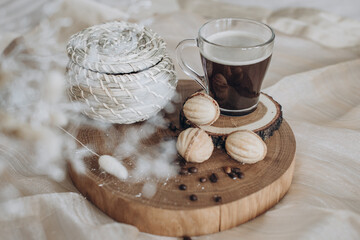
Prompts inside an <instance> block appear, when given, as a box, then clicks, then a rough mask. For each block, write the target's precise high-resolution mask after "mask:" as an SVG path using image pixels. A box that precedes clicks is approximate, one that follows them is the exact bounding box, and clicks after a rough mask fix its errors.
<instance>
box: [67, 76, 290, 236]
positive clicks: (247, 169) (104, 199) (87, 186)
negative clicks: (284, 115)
mask: <svg viewBox="0 0 360 240" xmlns="http://www.w3.org/2000/svg"><path fill="white" fill-rule="evenodd" d="M195 88H196V85H194V84H193V83H192V82H190V81H179V84H178V91H179V92H180V94H181V96H182V99H183V100H184V99H185V98H186V97H187V96H188V95H189V94H191V93H192V92H194V91H195V90H196V89H195ZM180 107H181V104H179V105H178V111H177V112H175V113H174V114H172V115H169V116H168V118H169V119H171V121H174V122H176V123H177V126H179V125H178V121H177V119H178V114H179V108H180ZM137 126H139V127H141V124H137ZM127 129H128V126H127V125H114V128H113V129H112V130H111V131H102V130H98V129H93V128H90V127H86V126H82V127H81V128H80V129H77V130H78V135H77V138H78V139H79V140H80V141H81V142H82V143H84V144H89V145H92V146H93V148H94V149H95V151H96V152H97V153H98V154H99V155H103V154H108V155H112V154H113V152H114V148H115V146H116V145H117V143H118V142H119V141H120V139H123V138H126V135H127ZM176 134H178V132H177V133H174V132H173V131H171V130H168V129H167V130H159V131H157V133H156V134H155V135H154V136H153V137H152V138H151V139H148V140H146V144H148V145H149V146H151V144H152V143H155V142H158V141H159V139H163V138H164V137H165V138H166V137H168V136H175V135H176ZM265 142H266V144H267V148H268V152H267V155H266V157H265V159H264V160H263V161H260V162H258V163H256V164H253V165H242V164H240V163H239V162H237V161H235V160H233V159H231V158H230V157H229V156H228V155H227V154H226V152H225V151H224V150H223V149H221V148H215V150H214V152H213V154H212V156H211V158H210V159H209V160H208V161H206V162H204V163H201V164H193V163H187V164H186V167H192V166H195V167H197V168H198V172H197V173H192V174H190V175H177V176H176V177H173V178H171V179H168V180H167V181H165V180H163V181H158V182H157V183H156V185H157V192H156V194H155V195H154V196H153V197H152V198H150V199H148V198H145V197H143V196H142V195H141V194H140V193H141V191H142V188H143V185H144V182H137V183H132V182H125V181H121V180H119V179H117V178H115V177H113V176H112V175H110V174H106V173H104V172H103V171H102V170H100V169H99V164H98V157H96V156H93V157H88V158H85V159H84V160H85V163H86V169H87V171H86V174H78V173H77V172H76V171H74V169H73V168H72V167H71V165H70V164H69V174H70V177H71V179H72V181H73V183H74V185H75V186H76V187H77V188H78V190H79V191H80V192H81V193H82V194H83V195H84V196H86V197H87V198H88V199H89V200H90V201H91V202H92V203H94V204H95V205H96V206H97V207H98V208H99V209H101V210H102V211H103V212H105V213H106V214H108V215H109V216H110V217H112V218H113V219H115V220H117V221H119V222H122V223H128V224H131V225H134V226H136V227H137V228H138V229H139V230H140V231H143V232H148V233H151V234H157V235H164V236H176V237H181V236H185V235H186V236H198V235H203V234H210V233H216V232H219V231H223V230H226V229H229V228H232V227H235V226H238V225H239V224H241V223H244V222H247V221H249V220H250V219H253V218H255V217H256V216H258V215H260V214H261V213H263V212H265V211H266V210H267V209H269V208H271V207H272V206H274V205H275V204H276V203H277V202H278V201H279V200H280V199H281V198H282V197H283V196H284V195H285V193H286V192H287V191H288V189H289V187H290V184H291V181H292V177H293V172H294V166H295V159H294V157H295V146H296V143H295V138H294V135H293V132H292V130H291V128H290V126H289V125H288V124H287V122H286V121H283V123H282V125H281V127H280V128H279V130H277V131H275V132H274V134H273V136H272V137H270V138H269V139H267V140H266V141H265ZM174 160H175V159H174ZM225 166H230V167H239V168H240V169H241V171H242V172H243V173H244V178H243V179H231V178H230V177H229V176H227V174H225V172H224V171H223V167H225ZM212 173H216V174H217V175H218V178H219V179H218V181H217V182H216V183H212V182H210V181H209V178H208V177H209V176H210V175H211V174H212ZM200 177H206V178H207V179H208V180H207V181H206V182H205V183H200V181H199V178H200ZM180 184H185V185H187V190H186V191H182V190H179V185H180ZM191 194H196V195H197V197H198V201H190V200H189V196H190V195H191ZM214 196H221V197H222V201H221V202H215V201H214Z"/></svg>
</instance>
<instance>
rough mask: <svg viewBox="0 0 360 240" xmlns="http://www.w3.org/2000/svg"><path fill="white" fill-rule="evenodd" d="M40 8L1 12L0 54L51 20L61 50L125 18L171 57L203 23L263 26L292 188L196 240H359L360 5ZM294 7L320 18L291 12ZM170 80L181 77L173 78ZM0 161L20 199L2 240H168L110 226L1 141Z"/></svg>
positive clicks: (3, 223) (79, 1)
mask: <svg viewBox="0 0 360 240" xmlns="http://www.w3.org/2000/svg"><path fill="white" fill-rule="evenodd" d="M45 2H46V1H45V0H36V1H31V0H18V1H11V0H5V1H2V2H1V3H0V6H1V8H0V36H1V37H0V51H2V50H3V49H4V48H5V47H6V46H7V45H8V44H9V43H10V42H11V40H12V39H13V38H14V37H17V36H20V35H23V36H24V37H25V38H29V37H31V35H33V34H36V31H35V30H34V27H35V26H36V25H37V24H38V23H39V22H40V21H48V20H49V21H50V24H51V23H54V21H56V19H58V18H59V17H71V18H72V19H73V24H72V26H70V27H67V28H65V29H63V30H62V32H61V34H60V36H59V38H58V39H57V44H59V46H64V49H65V44H66V41H67V39H68V37H69V36H70V35H71V34H73V33H75V32H77V31H79V30H80V29H82V28H84V27H86V26H90V25H93V24H96V23H100V22H104V21H106V20H111V19H131V20H135V21H142V22H144V23H145V24H147V25H150V27H151V28H153V29H154V30H155V31H157V32H158V33H160V35H162V36H163V37H164V38H165V40H166V41H167V44H168V49H169V52H170V54H171V55H172V56H174V49H175V46H176V44H177V43H178V42H179V41H180V40H182V39H184V38H194V37H195V36H196V33H197V29H198V28H199V27H200V26H201V25H202V23H204V22H205V21H206V20H207V19H208V18H215V17H225V16H232V17H251V18H255V19H259V20H264V21H266V22H267V23H268V24H270V25H271V26H272V27H273V28H274V29H275V31H276V45H275V49H274V54H273V58H272V63H271V66H270V68H269V71H268V74H267V75H266V79H265V82H264V88H265V89H264V91H265V92H267V93H269V94H270V95H272V96H274V98H275V99H276V100H277V101H279V102H280V103H281V104H282V106H283V111H284V117H285V119H286V120H287V121H288V122H289V123H290V125H291V127H292V129H293V131H294V133H295V136H296V141H297V152H296V167H295V174H294V180H293V184H292V186H291V188H290V190H289V192H288V194H287V195H286V196H285V197H284V199H282V200H281V202H280V203H279V204H277V205H276V206H275V207H274V208H272V209H270V210H269V211H268V212H266V213H265V214H263V215H261V216H259V217H257V218H256V219H254V220H252V221H250V222H248V223H246V224H243V225H241V226H239V227H236V228H233V229H231V230H228V231H225V232H221V233H217V234H213V235H207V236H201V237H194V239H203V240H204V239H209V240H210V239H211V240H213V239H214V240H215V239H239V238H243V239H360V174H359V173H360V158H359V156H360V59H359V57H360V35H359V33H360V22H359V21H360V2H359V1H357V0H344V1H341V3H340V4H339V3H338V2H337V1H331V2H330V3H329V1H325V0H322V1H314V2H313V1H301V2H298V1H286V3H285V1H280V0H278V1H271V3H270V1H256V2H255V1H241V2H240V1H239V2H238V1H235V0H232V1H230V0H228V1H226V2H228V3H227V4H223V3H221V2H220V1H215V0H213V1H205V0H204V1H179V3H177V2H176V1H165V0H162V1H155V0H154V1H132V2H133V3H134V2H135V3H137V4H141V3H142V4H145V6H144V7H143V8H142V11H140V12H139V11H136V10H134V9H130V7H129V6H132V5H131V4H130V5H128V4H127V2H131V1H111V0H107V1H105V0H104V1H102V2H98V3H95V2H91V1H89V0H73V1H71V0H64V1H56V2H55V1H54V2H55V3H54V4H57V6H59V7H60V8H61V10H60V11H57V12H52V11H51V9H52V8H51V7H50V8H49V7H48V8H49V9H50V10H49V9H45V11H44V8H43V6H44V4H45ZM229 2H232V3H233V4H235V5H231V4H230V3H229ZM255 4H256V5H255ZM109 6H110V7H109ZM299 6H300V7H313V8H318V10H315V9H303V8H301V9H299V8H296V9H295V8H294V7H299ZM283 8H286V9H283ZM319 9H320V10H319ZM323 10H325V11H327V12H330V13H325V12H323ZM129 12H130V13H131V14H129ZM149 17H153V18H150V19H149ZM351 19H352V20H351ZM34 44H36V43H34ZM64 54H65V53H64ZM194 56H195V55H194ZM197 61H198V57H193V62H194V64H196V62H197ZM20 71H21V70H20ZM178 76H179V78H186V76H185V75H184V74H183V73H181V71H179V70H178ZM14 149H15V150H14ZM0 160H1V161H3V162H6V163H7V164H8V165H9V166H11V167H10V168H7V169H6V172H5V173H2V174H1V184H2V185H6V184H9V185H11V186H14V187H16V188H17V189H18V190H19V192H20V193H21V194H20V196H18V197H17V198H16V199H11V200H8V201H3V202H1V203H0V209H4V208H10V207H13V208H12V209H14V211H15V210H16V206H18V205H19V204H20V205H21V206H22V207H23V209H22V211H21V212H14V213H16V214H11V213H9V212H7V213H6V214H0V239H99V238H100V239H139V240H140V239H144V240H145V239H173V238H166V237H159V236H154V235H150V234H146V233H141V232H139V231H138V230H137V229H136V228H135V227H133V226H130V225H126V224H121V223H117V222H115V221H113V220H112V219H111V218H109V217H107V216H106V215H105V214H103V213H102V212H101V211H100V210H98V209H97V208H96V207H94V206H93V205H92V204H91V203H90V202H88V201H87V200H86V199H84V198H83V197H82V196H81V195H80V194H78V192H77V190H76V189H75V187H74V186H73V185H72V183H71V180H70V179H69V178H67V179H66V181H64V182H60V183H58V182H55V181H53V180H50V179H49V178H47V177H44V176H40V175H37V174H36V173H34V172H33V171H32V168H31V167H30V166H28V165H27V162H26V156H24V155H23V154H22V153H21V151H18V150H16V147H15V146H11V144H9V143H8V142H5V141H4V140H3V139H2V138H1V137H0ZM0 167H1V165H0ZM0 170H1V169H0ZM14 206H15V207H14Z"/></svg>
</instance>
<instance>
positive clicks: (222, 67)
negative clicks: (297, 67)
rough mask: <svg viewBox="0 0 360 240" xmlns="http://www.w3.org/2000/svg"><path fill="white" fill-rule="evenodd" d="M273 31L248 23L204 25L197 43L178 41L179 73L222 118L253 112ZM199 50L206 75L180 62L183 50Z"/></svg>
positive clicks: (226, 21)
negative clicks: (206, 96)
mask: <svg viewBox="0 0 360 240" xmlns="http://www.w3.org/2000/svg"><path fill="white" fill-rule="evenodd" d="M274 39H275V34H274V31H273V30H272V29H271V28H270V27H269V26H268V25H266V24H264V23H261V22H257V21H254V20H249V19H238V18H223V19H216V20H212V21H209V22H207V23H205V24H204V25H203V26H202V27H201V28H200V30H199V32H198V37H197V38H196V39H186V40H183V41H181V42H180V43H179V44H178V46H177V47H176V57H177V61H178V63H179V65H180V67H181V69H182V70H183V71H184V72H185V73H186V74H187V75H189V76H190V77H191V78H193V79H194V80H195V81H197V82H198V83H199V84H200V86H201V87H202V88H204V89H205V91H206V92H207V93H208V94H209V95H210V96H212V97H213V98H214V99H215V100H216V101H217V102H218V103H219V106H220V110H221V113H222V114H224V115H231V116H241V115H245V114H248V113H251V112H253V111H254V110H255V109H256V107H257V105H258V102H259V96H260V91H261V85H262V82H263V80H264V76H265V74H266V71H267V69H268V66H269V63H270V60H271V56H272V50H273V46H274ZM187 47H198V49H199V50H200V57H201V61H202V66H203V70H204V73H205V75H204V76H201V75H200V74H198V73H196V72H195V71H194V70H193V69H192V68H191V66H189V65H188V64H187V63H186V62H185V61H184V59H183V49H184V48H187Z"/></svg>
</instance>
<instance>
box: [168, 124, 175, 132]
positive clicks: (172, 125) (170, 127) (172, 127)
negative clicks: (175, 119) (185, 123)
mask: <svg viewBox="0 0 360 240" xmlns="http://www.w3.org/2000/svg"><path fill="white" fill-rule="evenodd" d="M169 129H170V131H172V132H176V130H177V127H176V125H175V124H173V123H172V122H171V123H170V124H169Z"/></svg>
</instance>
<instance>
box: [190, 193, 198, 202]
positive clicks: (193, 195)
mask: <svg viewBox="0 0 360 240" xmlns="http://www.w3.org/2000/svg"><path fill="white" fill-rule="evenodd" d="M190 200H191V201H197V200H198V198H197V196H196V195H195V194H191V195H190Z"/></svg>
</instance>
